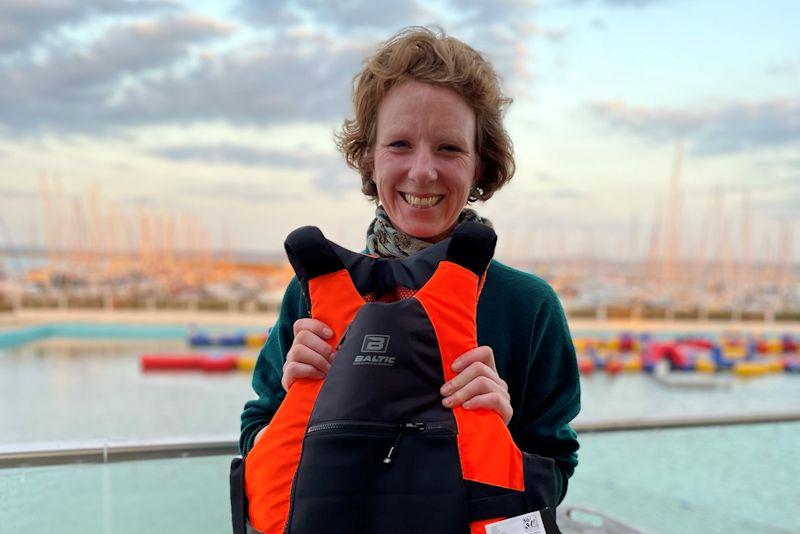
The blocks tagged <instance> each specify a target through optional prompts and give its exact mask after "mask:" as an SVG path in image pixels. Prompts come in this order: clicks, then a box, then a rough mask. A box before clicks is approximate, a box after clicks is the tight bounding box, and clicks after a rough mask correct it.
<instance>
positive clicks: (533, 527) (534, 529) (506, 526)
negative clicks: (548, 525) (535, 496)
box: [483, 512, 545, 534]
mask: <svg viewBox="0 0 800 534" xmlns="http://www.w3.org/2000/svg"><path fill="white" fill-rule="evenodd" d="M483 528H485V529H486V534H545V531H544V524H542V514H541V513H539V512H531V513H529V514H524V515H518V516H516V517H511V518H509V519H503V520H502V521H498V522H497V523H490V524H488V525H486V526H485V527H483Z"/></svg>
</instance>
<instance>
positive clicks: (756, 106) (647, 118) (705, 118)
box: [590, 99, 800, 155]
mask: <svg viewBox="0 0 800 534" xmlns="http://www.w3.org/2000/svg"><path fill="white" fill-rule="evenodd" d="M590 111H591V113H592V114H593V115H594V116H595V117H596V118H597V119H599V120H600V121H602V122H604V123H605V124H606V125H608V126H609V127H610V128H612V129H615V130H620V131H624V132H627V133H631V134H634V135H636V136H638V137H641V138H643V139H646V140H649V141H651V142H658V143H661V142H674V141H676V140H679V139H687V140H689V141H691V142H692V143H693V152H694V153H696V154H701V155H715V154H729V153H736V152H742V151H746V150H755V149H761V148H771V147H781V146H787V145H795V144H797V143H798V142H800V100H791V99H774V100H769V101H763V102H736V103H730V104H723V105H716V106H710V107H706V108H695V109H666V108H651V107H644V106H642V107H635V106H630V105H628V104H625V103H623V102H619V101H612V102H599V103H595V104H592V105H591V106H590Z"/></svg>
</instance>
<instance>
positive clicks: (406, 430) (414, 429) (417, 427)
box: [383, 423, 427, 464]
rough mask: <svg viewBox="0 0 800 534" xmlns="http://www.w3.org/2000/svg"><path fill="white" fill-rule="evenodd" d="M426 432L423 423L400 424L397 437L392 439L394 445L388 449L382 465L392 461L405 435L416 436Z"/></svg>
mask: <svg viewBox="0 0 800 534" xmlns="http://www.w3.org/2000/svg"><path fill="white" fill-rule="evenodd" d="M425 430H427V426H426V425H425V423H400V425H398V429H397V437H395V438H394V443H392V446H391V447H389V451H388V452H387V453H386V457H385V458H384V459H383V463H384V464H390V463H392V459H393V458H394V455H395V453H396V452H397V448H398V447H399V446H400V440H401V439H402V437H403V436H404V435H406V434H416V433H418V432H423V431H425Z"/></svg>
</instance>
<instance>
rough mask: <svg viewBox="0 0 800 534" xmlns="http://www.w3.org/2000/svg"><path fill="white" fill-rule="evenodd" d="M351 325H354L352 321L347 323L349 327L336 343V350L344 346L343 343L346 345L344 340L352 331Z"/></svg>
mask: <svg viewBox="0 0 800 534" xmlns="http://www.w3.org/2000/svg"><path fill="white" fill-rule="evenodd" d="M351 326H353V323H352V322H351V323H350V324H348V325H347V328H345V329H344V334H342V337H341V338H339V342H338V343H337V344H336V350H337V351H338V350H339V349H341V348H342V345H344V340H345V338H346V337H347V334H349V333H350V327H351Z"/></svg>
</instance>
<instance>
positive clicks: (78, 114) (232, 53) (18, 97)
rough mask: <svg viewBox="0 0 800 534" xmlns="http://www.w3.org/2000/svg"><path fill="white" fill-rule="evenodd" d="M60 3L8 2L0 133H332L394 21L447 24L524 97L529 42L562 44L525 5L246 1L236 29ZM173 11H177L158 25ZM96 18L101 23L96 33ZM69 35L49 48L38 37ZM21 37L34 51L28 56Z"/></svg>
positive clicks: (155, 13) (509, 0)
mask: <svg viewBox="0 0 800 534" xmlns="http://www.w3.org/2000/svg"><path fill="white" fill-rule="evenodd" d="M65 4H66V2H65V1H64V0H44V1H43V2H39V3H35V4H34V3H28V2H22V1H21V0H15V2H14V3H13V5H12V7H13V8H14V9H12V10H11V12H10V14H9V15H5V16H4V18H3V19H2V20H3V21H4V22H6V23H7V25H9V26H14V27H19V28H23V29H22V30H19V31H20V32H22V33H21V34H20V35H19V36H17V37H14V38H13V40H14V42H15V43H17V44H15V45H13V46H15V47H18V48H20V47H21V48H20V50H23V51H24V53H22V52H19V50H18V51H17V52H18V53H16V54H12V55H8V54H7V55H5V56H2V50H0V80H3V83H2V84H0V131H3V130H4V131H5V133H6V136H9V135H11V134H13V135H14V136H15V137H16V138H37V137H41V136H42V135H44V134H49V135H55V136H70V135H88V136H95V137H103V136H107V135H120V134H121V133H124V132H125V131H126V130H128V129H130V128H137V127H142V126H148V127H149V126H159V125H166V124H169V125H175V124H180V125H187V124H197V123H210V122H223V123H227V124H230V125H234V126H243V125H247V126H271V125H276V124H288V123H298V122H317V123H319V122H323V123H325V122H333V121H336V122H338V121H339V120H341V119H342V118H343V117H345V116H346V115H348V114H349V112H350V107H351V105H350V98H349V97H350V90H351V83H352V77H353V75H354V74H355V73H357V72H358V71H359V68H360V65H361V63H362V61H363V59H364V58H365V57H366V56H368V55H369V54H371V53H372V52H373V51H374V50H375V47H376V45H377V43H378V42H380V41H382V40H384V39H386V38H388V37H389V36H390V35H392V34H393V33H394V32H396V31H397V30H398V29H399V25H398V22H397V21H398V20H402V21H403V22H404V23H406V24H407V23H415V24H430V23H437V22H438V23H443V24H444V25H445V27H446V28H447V30H448V32H449V33H450V34H451V35H454V36H456V37H458V38H461V39H463V40H465V41H466V42H468V43H469V44H470V45H472V46H474V47H475V48H476V49H478V50H480V51H482V52H484V53H485V54H486V55H487V57H488V59H490V61H492V63H493V64H494V65H495V67H496V68H497V70H498V72H499V73H500V75H501V77H502V79H503V82H504V85H505V86H506V89H507V90H508V92H509V93H510V94H512V95H513V96H520V95H526V94H529V93H530V92H531V88H532V87H533V83H532V82H533V80H534V72H533V55H532V48H531V47H532V43H533V40H534V39H536V38H544V39H548V40H550V41H552V42H559V41H561V40H563V39H564V37H565V35H566V32H565V31H564V30H559V29H550V28H542V27H540V26H537V24H536V23H535V15H536V10H537V7H536V3H535V2H534V1H533V0H505V1H502V2H500V3H499V4H498V5H492V6H488V5H487V4H486V3H484V2H480V1H478V0H468V1H467V2H465V3H459V2H455V0H445V1H444V2H443V3H437V4H433V5H431V7H428V4H423V3H422V2H421V1H419V0H405V1H402V2H390V1H388V0H380V1H379V2H378V4H371V5H370V6H369V8H368V9H367V8H365V7H364V4H362V3H359V2H344V3H340V4H337V5H334V4H331V3H329V2H323V1H322V0H269V1H264V2H256V1H254V0H253V1H248V0H244V1H242V2H240V3H239V4H237V5H236V7H235V8H234V9H233V14H234V15H236V16H238V17H239V22H237V23H236V24H233V23H230V22H225V21H221V20H218V19H214V18H210V17H205V16H197V15H191V14H189V13H187V12H185V11H184V10H183V9H182V8H180V4H177V3H173V2H156V1H152V2H143V3H133V2H125V1H122V0H90V1H89V2H86V3H81V6H82V7H81V8H80V9H78V8H75V9H74V10H69V9H67V8H66V7H64V6H65ZM33 5H35V6H38V7H36V8H34V7H30V6H33ZM176 6H177V7H176ZM168 7H173V8H175V9H173V10H172V12H170V13H168V14H166V15H164V13H162V12H161V11H163V10H164V9H166V8H168ZM37 14H38V15H41V20H40V19H37ZM128 14H132V15H135V17H134V18H133V19H130V17H126V16H123V15H128ZM98 15H108V16H107V17H105V18H103V19H102V20H101V22H102V24H94V22H93V21H94V20H95V18H96V16H98ZM141 15H145V16H147V17H148V20H141V19H142V16H141ZM93 17H94V18H93ZM8 21H17V22H14V23H11V22H8ZM2 24H3V22H0V27H2ZM67 27H69V29H70V31H69V32H61V33H59V34H58V39H55V40H53V39H50V40H48V39H44V40H42V39H41V37H42V36H43V35H45V34H48V35H50V34H53V29H54V28H64V29H66V28H67ZM98 32H100V33H99V35H98ZM22 34H24V37H23V36H22ZM26 39H27V41H26V42H27V43H28V45H30V44H31V43H34V42H38V43H39V44H40V45H41V46H39V47H36V49H35V50H34V49H33V48H32V47H31V46H28V45H25V46H23V45H22V44H21V43H22V42H23V41H25V40H26ZM37 39H38V41H37ZM8 46H11V44H9V45H8Z"/></svg>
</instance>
